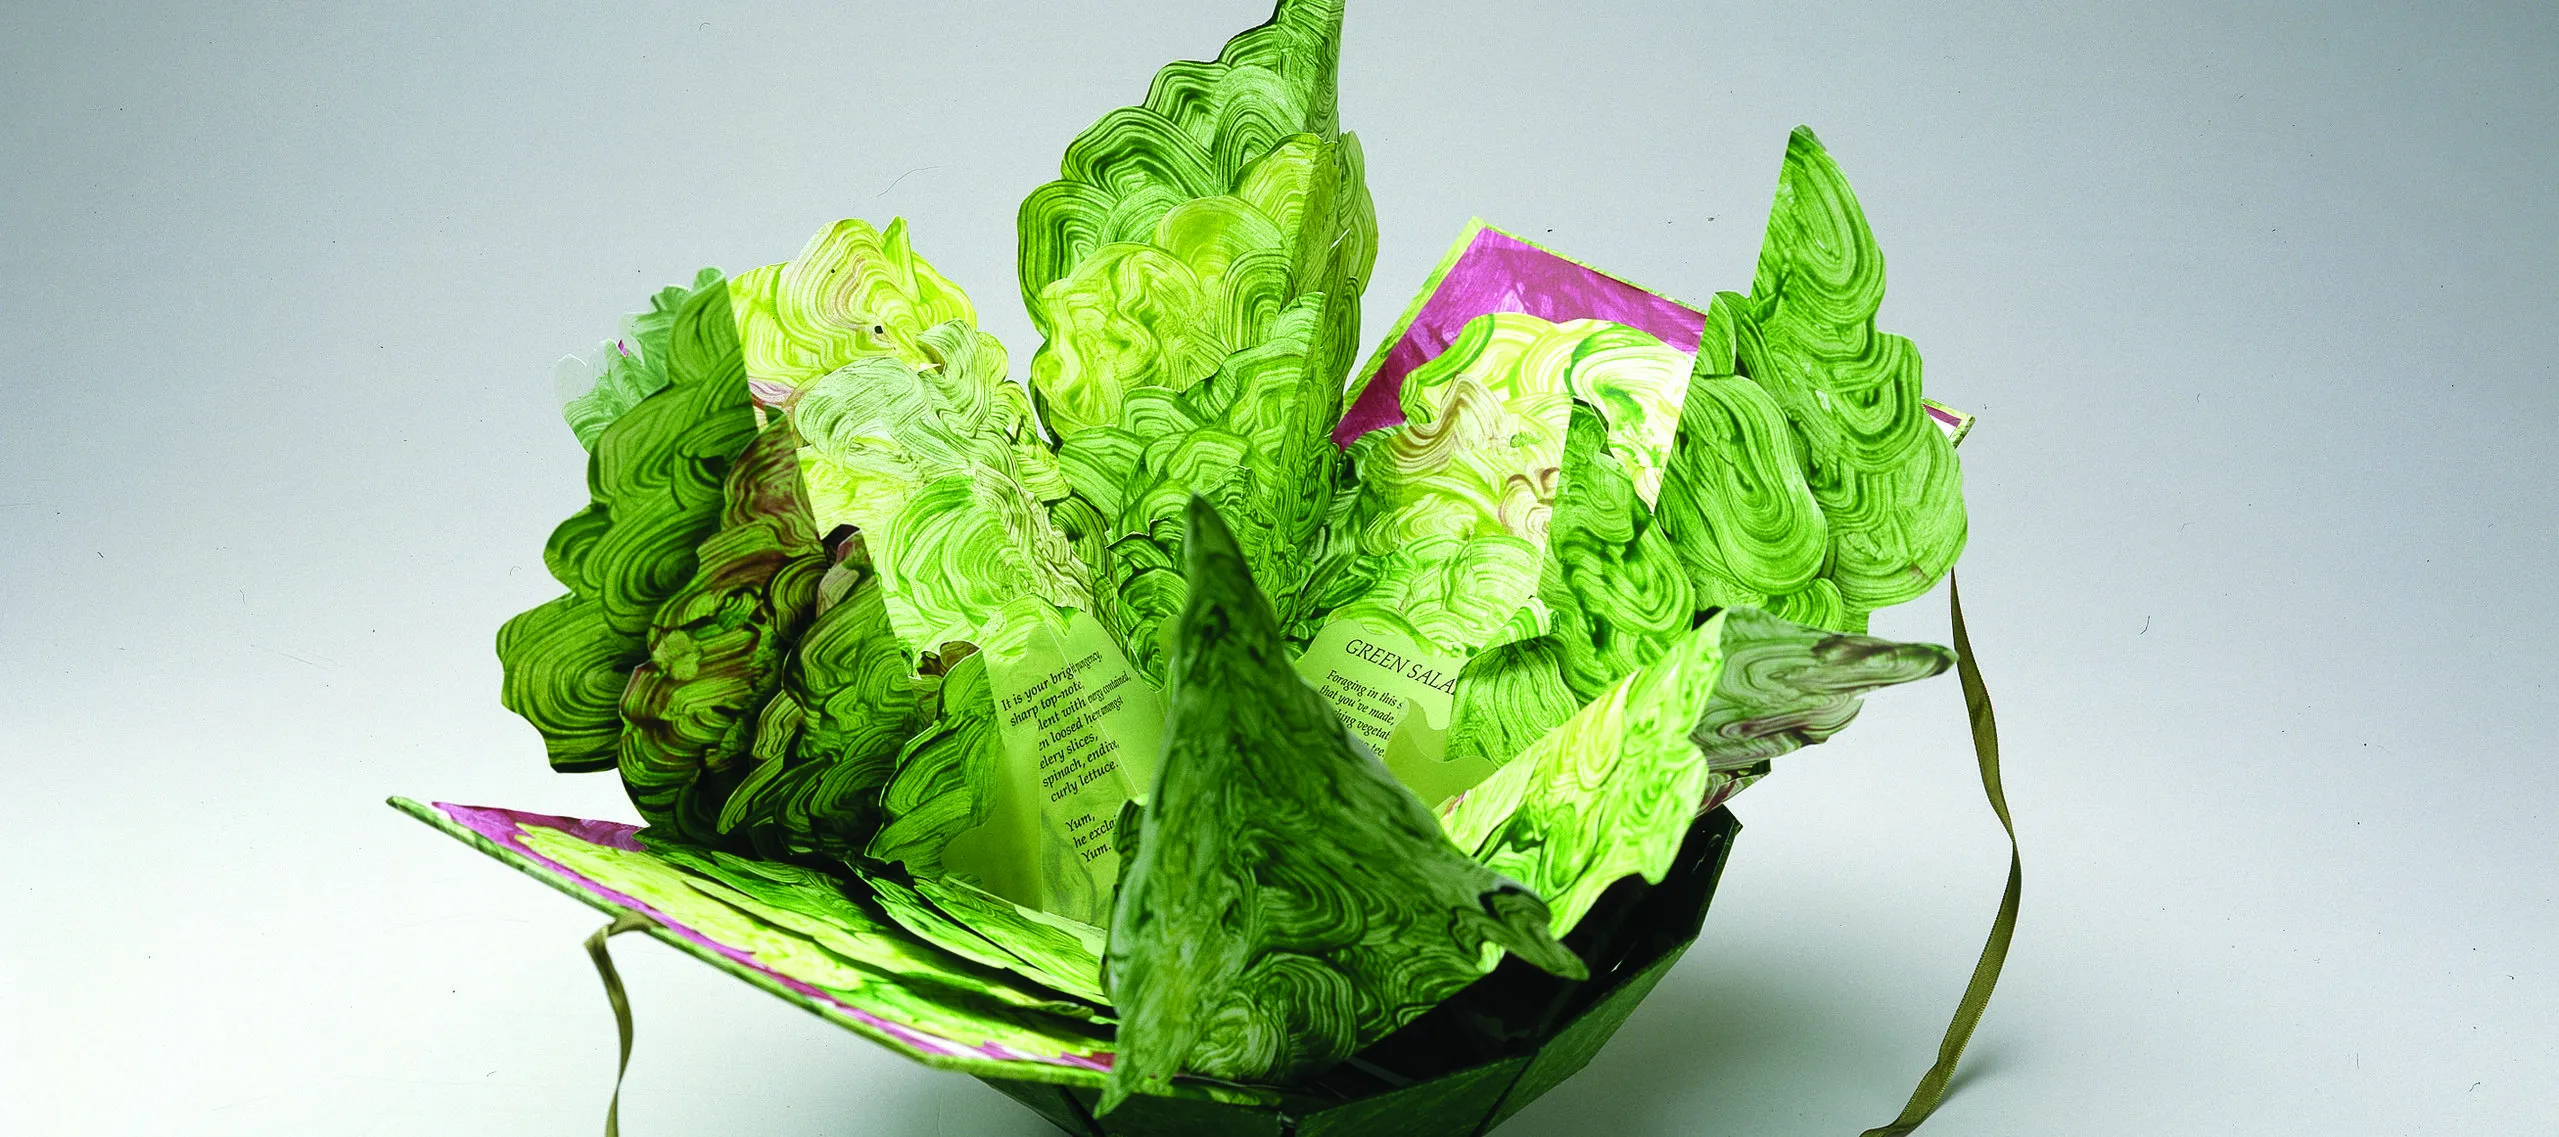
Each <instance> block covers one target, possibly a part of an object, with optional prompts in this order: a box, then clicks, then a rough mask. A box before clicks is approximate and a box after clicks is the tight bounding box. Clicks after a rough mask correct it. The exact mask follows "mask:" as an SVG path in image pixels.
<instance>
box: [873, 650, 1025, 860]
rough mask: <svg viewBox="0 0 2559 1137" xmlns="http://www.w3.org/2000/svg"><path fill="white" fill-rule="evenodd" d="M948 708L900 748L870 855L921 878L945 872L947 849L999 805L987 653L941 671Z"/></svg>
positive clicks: (998, 736)
mask: <svg viewBox="0 0 2559 1137" xmlns="http://www.w3.org/2000/svg"><path fill="white" fill-rule="evenodd" d="M940 702H941V707H940V711H939V713H938V714H937V715H935V717H934V720H933V722H932V724H931V725H930V726H928V727H926V728H925V729H924V730H923V731H922V732H921V733H919V734H917V735H916V736H915V737H914V738H912V739H910V740H908V741H907V743H906V745H905V746H904V747H903V748H901V749H900V750H899V751H898V755H897V761H896V762H895V764H894V765H893V767H892V772H891V774H890V777H889V782H888V785H887V787H886V788H885V789H883V790H882V791H881V797H880V809H881V813H882V815H883V817H884V818H885V823H884V824H883V825H882V826H881V828H880V831H879V832H878V834H876V835H874V836H873V837H872V838H871V844H870V848H869V850H868V852H869V855H870V856H871V857H873V858H874V859H877V860H882V861H896V862H900V863H903V864H904V865H905V866H906V868H907V870H908V871H910V872H912V873H914V874H915V875H917V876H919V877H929V876H937V875H940V873H941V871H942V850H943V849H944V848H945V847H947V846H948V845H949V844H950V843H951V838H952V837H954V836H957V835H958V834H959V833H961V832H963V831H965V830H968V829H971V828H974V827H976V826H978V825H982V824H984V823H985V822H986V819H987V816H988V815H989V813H990V812H991V811H992V810H993V809H994V807H995V788H994V779H995V771H996V764H997V763H998V762H999V761H1000V760H1001V758H1002V755H1001V754H1000V753H999V749H1000V748H1001V747H1002V746H1003V738H1002V736H1001V734H1000V733H999V732H998V731H997V729H996V725H995V693H994V690H993V689H992V688H991V687H989V686H988V684H987V679H986V659H985V657H983V656H981V655H978V654H977V653H976V652H974V651H971V652H970V653H969V654H967V655H965V656H963V657H961V658H960V659H959V660H958V661H957V662H955V663H953V664H951V665H950V670H949V672H948V673H946V674H944V675H943V676H942V689H941V699H940Z"/></svg>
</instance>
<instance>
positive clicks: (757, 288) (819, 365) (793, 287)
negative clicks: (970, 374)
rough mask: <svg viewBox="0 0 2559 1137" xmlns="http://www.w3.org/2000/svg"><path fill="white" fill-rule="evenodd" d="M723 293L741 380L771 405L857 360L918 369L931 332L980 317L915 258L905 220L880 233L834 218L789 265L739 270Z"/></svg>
mask: <svg viewBox="0 0 2559 1137" xmlns="http://www.w3.org/2000/svg"><path fill="white" fill-rule="evenodd" d="M729 291H730V297H731V304H732V306H733V307H734V308H735V311H736V316H737V330H738V340H739V342H740V343H741V344H742V345H744V351H745V361H746V374H747V378H748V379H749V380H751V381H753V382H754V383H756V384H758V385H759V388H760V389H761V393H762V395H763V397H764V398H765V401H766V402H767V403H770V404H774V405H779V404H780V403H781V402H782V401H783V400H784V399H785V398H787V397H788V395H789V393H790V392H792V391H796V390H798V389H799V388H801V387H803V386H806V385H808V384H809V383H811V382H814V381H815V380H817V379H818V378H819V377H820V376H823V375H826V374H827V373H829V372H832V371H834V370H835V369H837V368H839V367H843V366H845V365H846V364H849V363H852V362H854V361H856V360H859V359H864V358H868V357H872V356H887V357H890V358H894V359H899V360H903V361H905V362H907V363H909V364H914V365H918V366H921V365H924V364H926V363H928V362H931V355H930V353H929V352H928V351H927V350H926V348H925V345H924V343H923V336H924V333H925V331H926V330H927V329H930V328H933V327H935V326H937V325H940V324H942V323H945V322H948V321H952V320H957V321H960V322H961V323H963V324H967V325H970V326H972V327H973V326H974V325H975V324H976V323H977V312H976V310H975V309H973V308H971V307H970V306H969V301H968V297H967V295H965V294H963V293H962V292H961V291H960V289H959V287H958V286H957V285H954V284H952V283H951V282H950V281H949V280H948V279H945V278H944V277H943V276H942V274H941V273H939V272H937V271H935V270H934V268H933V266H932V265H931V264H929V263H927V262H926V261H925V260H924V258H922V257H919V256H917V255H915V250H914V249H913V248H912V247H910V246H909V245H908V243H907V236H906V222H905V220H903V219H899V220H895V221H891V222H889V227H888V228H887V229H885V230H880V229H874V228H872V227H871V223H870V222H868V221H863V220H860V219H858V218H856V219H848V220H844V221H838V222H836V223H835V224H834V225H832V226H830V227H828V228H827V230H826V231H825V232H822V233H819V234H818V235H817V236H815V237H812V238H810V239H809V243H808V245H807V246H806V247H804V248H802V249H801V250H800V255H798V256H796V257H793V258H791V259H790V260H789V261H788V262H785V263H783V264H778V265H766V266H764V267H763V268H759V269H755V270H752V271H749V272H743V273H740V274H738V277H737V279H736V280H735V281H732V282H731V283H730V285H729ZM997 370H998V372H999V373H1001V371H1002V368H1001V366H1000V365H999V366H998V368H997Z"/></svg>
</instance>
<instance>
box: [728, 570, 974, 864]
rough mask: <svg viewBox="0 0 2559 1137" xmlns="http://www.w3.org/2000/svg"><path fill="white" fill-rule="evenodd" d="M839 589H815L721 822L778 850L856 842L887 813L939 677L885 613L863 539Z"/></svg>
mask: <svg viewBox="0 0 2559 1137" xmlns="http://www.w3.org/2000/svg"><path fill="white" fill-rule="evenodd" d="M851 544H852V546H853V551H852V552H851V553H850V555H848V556H847V557H846V559H845V560H844V561H842V562H839V568H843V569H845V570H846V571H849V572H851V573H853V574H855V576H856V579H855V582H854V583H853V584H852V585H850V586H849V588H848V589H847V590H846V592H845V594H844V596H843V598H842V599H840V600H838V601H837V602H835V603H834V604H832V605H829V604H827V603H826V602H825V601H824V599H823V596H821V599H820V600H819V609H820V610H819V612H818V615H817V618H816V621H815V622H814V623H812V624H811V625H810V626H809V630H808V633H807V635H805V636H803V637H802V638H801V640H800V642H799V645H798V647H797V648H796V649H795V650H794V651H793V652H792V655H791V658H790V661H789V662H788V663H787V664H786V665H785V667H784V669H783V674H782V687H781V690H780V691H779V692H778V693H776V694H775V695H774V697H773V699H772V701H771V702H769V703H767V704H765V707H764V709H763V710H762V711H761V712H760V713H759V715H758V718H757V721H756V725H755V739H754V743H753V747H752V755H753V759H754V763H755V764H754V767H753V769H752V770H750V771H749V772H748V773H747V774H746V776H745V778H744V779H743V780H742V781H740V782H739V784H738V786H737V788H736V789H735V790H733V791H731V793H730V794H729V797H728V801H727V803H726V804H725V805H724V806H723V807H722V809H721V813H720V822H719V828H720V832H721V833H722V834H723V835H724V836H725V837H727V838H728V839H730V840H732V841H738V840H743V841H745V842H747V844H748V846H749V847H751V848H753V849H755V850H756V851H757V852H759V853H761V854H763V855H766V856H774V857H803V856H819V857H826V858H843V857H850V856H854V855H857V854H859V853H860V852H861V851H862V850H863V848H864V847H865V846H866V845H867V844H868V843H869V841H870V839H871V836H872V834H873V833H875V832H876V831H877V830H878V828H879V825H880V820H881V817H880V805H879V798H880V793H881V790H882V789H883V788H884V787H885V786H886V785H887V784H888V780H889V775H890V772H891V770H892V769H893V768H894V765H895V762H896V759H897V755H898V752H899V750H900V749H902V748H903V747H904V746H905V744H906V742H907V740H908V739H910V738H913V737H914V736H915V734H916V733H917V732H918V731H919V730H921V729H923V726H924V724H925V723H926V721H928V715H929V713H930V712H931V710H932V708H933V707H934V706H935V701H936V698H937V696H938V693H939V688H940V682H939V680H938V678H937V677H934V676H929V675H920V674H917V673H916V671H915V665H914V661H913V659H912V658H911V657H910V656H909V655H908V653H907V651H906V648H905V645H904V643H903V642H902V641H900V640H899V639H898V637H897V635H896V632H895V630H894V629H893V628H891V627H890V625H889V619H888V608H887V605H886V604H884V603H883V602H882V600H881V594H880V587H879V580H878V577H877V575H876V574H874V573H872V572H871V571H870V570H869V564H868V560H867V557H865V556H863V554H862V553H861V552H860V542H859V541H858V540H857V541H854V542H852V543H851Z"/></svg>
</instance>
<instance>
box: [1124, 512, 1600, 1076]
mask: <svg viewBox="0 0 2559 1137" xmlns="http://www.w3.org/2000/svg"><path fill="white" fill-rule="evenodd" d="M1189 522H1190V530H1189V533H1188V534H1187V535H1186V538H1185V546H1186V554H1185V560H1186V571H1187V575H1188V577H1189V584H1190V601H1189V604H1188V606H1187V607H1186V608H1185V609H1184V612H1183V615H1182V618H1181V622H1180V624H1179V625H1178V626H1177V629H1176V632H1175V640H1174V642H1175V648H1174V654H1173V659H1172V669H1171V675H1172V687H1171V702H1172V715H1171V722H1170V734H1169V739H1168V743H1167V750H1166V756H1165V761H1164V766H1163V769H1162V770H1161V772H1160V774H1159V777H1158V780H1157V782H1156V785H1155V792H1154V795H1153V797H1152V799H1151V801H1150V803H1149V804H1148V806H1147V808H1146V811H1145V814H1144V821H1143V836H1142V839H1141V840H1140V841H1139V843H1138V846H1137V851H1136V857H1135V859H1134V861H1133V862H1132V863H1131V864H1130V865H1129V866H1128V867H1127V868H1126V869H1125V871H1124V874H1123V876H1122V878H1121V883H1120V895H1119V905H1118V912H1117V914H1116V915H1115V917H1114V919H1113V922H1112V929H1111V937H1110V950H1109V957H1108V958H1109V982H1110V993H1111V997H1112V1002H1113V1004H1114V1005H1115V1006H1116V1007H1117V1008H1118V1010H1119V1015H1120V1024H1121V1025H1120V1036H1119V1046H1120V1050H1119V1057H1118V1059H1117V1061H1116V1063H1115V1064H1114V1066H1113V1068H1112V1071H1111V1080H1110V1082H1109V1084H1108V1087H1107V1089H1106V1092H1105V1096H1104V1107H1105V1108H1108V1107H1109V1106H1111V1105H1116V1104H1117V1103H1118V1102H1119V1101H1120V1100H1122V1099H1124V1098H1125V1097H1126V1096H1127V1095H1129V1094H1131V1093H1135V1092H1150V1093H1152V1092H1161V1091H1162V1090H1163V1089H1164V1088H1166V1087H1167V1086H1169V1084H1170V1079H1171V1078H1172V1077H1173V1075H1174V1074H1175V1073H1176V1072H1178V1071H1182V1070H1189V1071H1192V1072H1195V1073H1199V1074H1204V1075H1208V1076H1210V1077H1216V1078H1223V1079H1228V1080H1235V1081H1266V1080H1281V1081H1285V1080H1288V1079H1291V1078H1297V1077H1302V1076H1305V1075H1307V1074H1310V1073H1312V1072H1314V1071H1317V1070H1320V1069H1322V1068H1323V1067H1325V1066H1327V1065H1329V1064H1332V1063H1334V1062H1337V1061H1339V1060H1340V1059H1342V1058H1345V1057H1347V1056H1349V1055H1350V1054H1352V1053H1353V1052H1355V1051H1357V1050H1358V1049H1359V1048H1360V1047H1361V1046H1364V1045H1366V1044H1367V1043H1369V1042H1373V1041H1375V1040H1376V1039H1378V1038H1380V1037H1383V1036H1384V1035H1385V1034H1386V1033H1388V1032H1390V1031H1392V1030H1394V1029H1395V1028H1396V1027H1398V1026H1401V1025H1403V1024H1404V1023H1406V1022H1409V1021H1410V1020H1411V1019H1412V1018H1414V1017H1415V1016H1417V1015H1419V1014H1420V1013H1422V1012H1423V1011H1425V1010H1427V1009H1428V1008H1429V1007H1431V1006H1432V1005H1434V1004H1436V1003H1437V1002H1439V1001H1440V1000H1441V999H1443V998H1445V997H1447V996H1448V995H1449V994H1450V993H1452V992H1454V991H1456V990H1457V989H1458V988H1460V987H1463V986H1465V985H1466V984H1467V983H1470V982H1472V981H1473V980H1475V979H1476V978H1478V977H1480V976H1481V975H1482V974H1483V973H1484V972H1485V971H1486V970H1488V969H1489V968H1490V967H1491V966H1492V964H1493V962H1494V960H1495V959H1496V958H1497V957H1498V955H1499V952H1500V951H1501V950H1502V949H1508V950H1510V951H1512V952H1515V953H1518V954H1519V955H1520V956H1521V957H1522V958H1524V959H1527V960H1530V961H1532V962H1534V963H1536V964H1537V965H1538V966H1541V967H1544V968H1547V969H1549V970H1551V971H1554V972H1556V973H1558V974H1565V975H1571V976H1575V977H1579V976H1580V974H1581V973H1582V967H1581V963H1580V961H1579V960H1577V959H1575V958H1573V956H1572V954H1571V953H1570V952H1568V951H1566V950H1564V949H1563V948H1562V946H1561V945H1558V944H1557V943H1555V942H1554V940H1552V939H1551V938H1549V937H1548V936H1547V935H1545V934H1544V929H1545V926H1546V924H1547V920H1548V913H1547V909H1546V906H1545V905H1544V904H1543V903H1541V902H1540V901H1539V900H1538V898H1537V897H1536V895H1535V894H1533V893H1530V892H1528V891H1525V890H1523V889H1521V888H1520V887H1519V886H1518V885H1516V884H1514V883H1512V882H1511V881H1509V880H1506V879H1504V878H1502V877H1500V876H1498V875H1496V874H1495V873H1493V872H1491V871H1489V870H1487V869H1485V868H1484V867H1483V866H1481V865H1478V864H1476V863H1475V862H1473V861H1471V860H1468V859H1467V858H1466V856H1465V855H1464V854H1463V853H1462V852H1460V851H1459V850H1458V849H1457V848H1456V847H1455V846H1453V845H1451V844H1449V842H1448V839H1447V838H1446V837H1445V836H1444V835H1443V834H1442V833H1441V832H1440V829H1439V827H1438V825H1437V824H1436V823H1435V822H1434V820H1433V819H1432V817H1431V815H1430V812H1429V810H1428V809H1426V808H1425V807H1424V806H1423V805H1422V803H1421V802H1420V801H1419V800H1417V799H1415V798H1414V797H1413V796H1412V794H1411V793H1410V792H1409V791H1407V790H1405V789H1404V787H1402V786H1401V785H1398V784H1397V783H1396V782H1395V780H1394V777H1393V776H1392V775H1391V774H1389V773H1388V772H1387V770H1386V768H1385V767H1384V766H1383V765H1381V764H1380V763H1379V762H1378V761H1377V760H1376V759H1375V758H1374V757H1373V756H1371V755H1369V754H1368V753H1366V752H1365V751H1363V750H1361V749H1359V748H1358V747H1356V746H1355V745H1354V744H1353V743H1352V741H1351V739H1350V737H1349V735H1348V734H1347V733H1346V732H1345V730H1344V728H1343V726H1342V723H1341V720H1340V719H1339V718H1337V717H1335V715H1334V712H1333V709H1332V707H1331V706H1330V705H1329V704H1328V703H1326V702H1325V701H1324V699H1323V698H1322V697H1321V696H1319V695H1317V694H1316V693H1315V691H1314V689H1312V688H1310V687H1308V686H1307V685H1306V684H1305V683H1303V682H1302V681H1300V680H1299V679H1298V677H1297V675H1296V673H1295V672H1294V671H1293V670H1291V667H1290V661H1289V652H1288V649H1287V646H1286V644H1285V642H1284V641H1283V640H1282V639H1281V637H1280V630H1279V626H1278V622H1277V620H1276V618H1275V616H1274V613H1273V611H1272V609H1271V606H1270V602H1269V601H1267V600H1265V599H1264V598H1263V597H1262V595H1261V593H1260V591H1259V590H1258V589H1257V588H1255V587H1254V584H1253V580H1252V577H1251V574H1250V572H1249V570H1248V569H1247V568H1246V565H1245V562H1244V558H1243V551H1242V549H1241V548H1240V546H1238V544H1237V543H1236V541H1235V538H1234V536H1233V535H1232V534H1231V533H1230V532H1229V531H1228V529H1227V527H1226V524H1225V522H1224V521H1222V520H1221V519H1220V518H1219V517H1218V515H1217V512H1216V510H1215V509H1214V508H1213V507H1211V506H1210V505H1209V504H1208V503H1207V502H1206V501H1195V502H1193V503H1192V504H1191V506H1190V509H1189Z"/></svg>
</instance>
